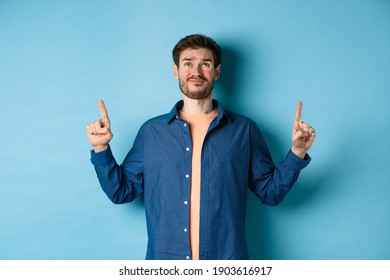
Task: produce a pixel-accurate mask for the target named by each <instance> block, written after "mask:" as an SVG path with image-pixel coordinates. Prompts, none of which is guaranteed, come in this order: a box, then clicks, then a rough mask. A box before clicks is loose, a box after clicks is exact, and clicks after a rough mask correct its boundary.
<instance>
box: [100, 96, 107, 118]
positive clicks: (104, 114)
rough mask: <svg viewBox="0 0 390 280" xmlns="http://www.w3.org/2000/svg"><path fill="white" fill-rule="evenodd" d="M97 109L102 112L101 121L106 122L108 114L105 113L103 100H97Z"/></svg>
mask: <svg viewBox="0 0 390 280" xmlns="http://www.w3.org/2000/svg"><path fill="white" fill-rule="evenodd" d="M99 107H100V111H101V112H102V120H103V121H106V120H107V121H108V113H107V109H106V106H105V105H104V102H103V100H99Z"/></svg>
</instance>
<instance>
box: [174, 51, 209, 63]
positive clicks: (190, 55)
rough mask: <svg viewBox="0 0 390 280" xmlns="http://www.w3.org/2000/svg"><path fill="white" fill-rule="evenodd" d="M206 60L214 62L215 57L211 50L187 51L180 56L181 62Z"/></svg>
mask: <svg viewBox="0 0 390 280" xmlns="http://www.w3.org/2000/svg"><path fill="white" fill-rule="evenodd" d="M194 59H200V60H206V61H214V56H213V53H212V51H211V50H209V49H206V48H198V49H191V48H188V49H185V50H183V51H182V52H181V54H180V61H183V60H194Z"/></svg>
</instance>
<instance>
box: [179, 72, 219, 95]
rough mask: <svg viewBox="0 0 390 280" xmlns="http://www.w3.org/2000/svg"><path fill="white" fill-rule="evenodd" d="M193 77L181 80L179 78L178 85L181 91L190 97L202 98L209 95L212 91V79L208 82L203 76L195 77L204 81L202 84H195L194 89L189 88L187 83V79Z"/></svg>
mask: <svg viewBox="0 0 390 280" xmlns="http://www.w3.org/2000/svg"><path fill="white" fill-rule="evenodd" d="M191 78H194V77H190V78H188V79H187V80H182V79H180V78H179V87H180V90H181V92H182V93H183V94H184V95H185V96H187V97H189V98H191V99H204V98H206V97H209V96H210V94H211V92H212V91H213V88H214V81H211V82H208V81H207V80H206V79H205V78H203V77H196V78H197V79H202V80H204V81H205V83H203V84H202V85H199V86H196V85H193V87H195V89H190V85H189V82H188V81H189V80H190V79H191Z"/></svg>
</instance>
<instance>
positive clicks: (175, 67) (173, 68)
mask: <svg viewBox="0 0 390 280" xmlns="http://www.w3.org/2000/svg"><path fill="white" fill-rule="evenodd" d="M172 70H173V75H174V76H175V78H176V80H178V79H179V68H177V66H176V64H175V63H173V64H172Z"/></svg>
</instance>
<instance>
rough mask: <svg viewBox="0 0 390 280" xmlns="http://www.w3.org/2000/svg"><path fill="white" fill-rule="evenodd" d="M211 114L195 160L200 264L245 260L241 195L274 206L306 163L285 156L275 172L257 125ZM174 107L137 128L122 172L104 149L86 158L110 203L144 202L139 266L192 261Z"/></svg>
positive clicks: (185, 169) (180, 129)
mask: <svg viewBox="0 0 390 280" xmlns="http://www.w3.org/2000/svg"><path fill="white" fill-rule="evenodd" d="M213 102H214V106H217V107H218V116H217V117H216V118H215V119H214V120H213V121H212V122H211V124H210V127H209V129H208V131H207V134H206V137H205V139H204V143H203V147H202V154H201V194H200V195H201V198H200V227H199V228H200V229H199V230H200V232H199V235H200V236H199V239H200V240H199V243H200V245H199V258H200V259H205V260H206V259H248V258H249V256H248V249H247V243H246V237H245V216H246V202H247V191H248V189H250V190H251V191H252V192H254V194H255V195H256V196H257V197H258V198H259V199H260V201H261V202H262V203H263V204H266V205H277V204H279V203H280V202H281V201H282V200H283V198H284V197H285V195H286V194H287V193H288V191H289V190H290V189H291V187H292V186H293V184H294V182H295V181H296V180H297V178H298V175H299V171H300V170H301V169H303V168H304V167H305V166H306V165H307V164H308V163H309V161H310V157H309V156H308V155H306V158H305V159H304V160H302V159H300V158H299V157H297V156H296V155H294V154H293V153H292V152H291V150H290V151H289V152H288V154H287V155H286V157H285V159H284V160H283V161H282V162H280V163H279V165H278V166H277V167H276V166H275V165H274V163H273V161H272V159H271V155H270V152H269V150H268V148H267V145H266V143H265V141H264V139H263V136H262V134H261V132H260V130H259V128H258V127H257V125H256V124H255V123H254V122H253V121H252V120H250V119H248V118H247V117H244V116H242V115H239V114H236V113H233V112H230V111H227V110H224V109H223V108H222V106H221V105H220V104H219V103H218V102H217V101H215V100H214V101H213ZM182 106H183V101H179V102H178V103H177V104H176V106H175V107H174V108H173V109H172V110H171V112H170V113H168V114H165V115H161V116H158V117H155V118H152V119H150V120H148V121H147V122H145V123H144V124H143V125H142V127H141V128H140V130H139V132H138V134H137V136H136V138H135V140H134V145H133V147H132V148H131V150H130V151H129V153H128V155H127V156H126V158H125V159H124V161H123V163H122V164H121V165H118V164H117V162H116V161H115V159H114V157H113V155H112V152H111V150H110V148H108V149H107V150H105V151H102V152H99V153H94V152H93V151H92V152H91V161H92V163H93V164H94V166H95V170H96V173H97V176H98V179H99V182H100V184H101V186H102V188H103V190H104V192H105V193H106V194H107V196H108V197H109V198H110V199H111V201H112V202H113V203H126V202H130V201H132V200H134V199H135V198H136V197H138V196H139V195H141V194H143V195H144V204H145V212H146V223H147V232H148V245H147V253H146V259H179V260H180V259H182V260H185V259H191V249H190V232H189V226H190V221H189V217H190V212H189V210H190V184H191V157H192V144H191V135H190V129H189V125H188V123H187V122H185V121H184V120H182V119H180V117H179V114H178V110H180V109H181V108H182Z"/></svg>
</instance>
